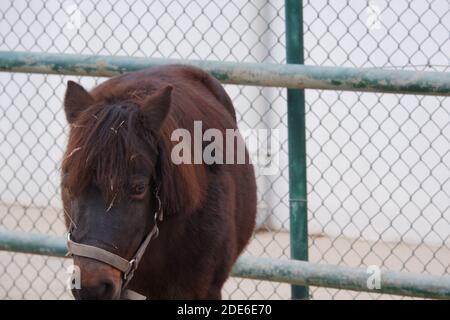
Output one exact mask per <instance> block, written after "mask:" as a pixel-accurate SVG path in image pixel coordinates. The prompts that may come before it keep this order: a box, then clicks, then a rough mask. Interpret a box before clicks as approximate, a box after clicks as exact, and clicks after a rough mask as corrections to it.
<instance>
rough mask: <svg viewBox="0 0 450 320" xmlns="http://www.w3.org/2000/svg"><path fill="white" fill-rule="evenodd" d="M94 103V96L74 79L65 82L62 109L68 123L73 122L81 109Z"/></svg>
mask: <svg viewBox="0 0 450 320" xmlns="http://www.w3.org/2000/svg"><path fill="white" fill-rule="evenodd" d="M93 103H94V98H92V96H91V95H90V94H89V92H87V91H86V90H85V89H84V88H83V87H82V86H80V85H79V84H78V83H76V82H74V81H70V80H69V81H68V82H67V89H66V94H65V96H64V111H65V112H66V118H67V121H68V122H69V123H73V122H74V121H75V119H76V117H77V116H78V115H79V114H80V112H81V111H83V110H84V109H86V108H87V107H89V106H90V105H91V104H93Z"/></svg>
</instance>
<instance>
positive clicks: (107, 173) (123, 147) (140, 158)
mask: <svg viewBox="0 0 450 320" xmlns="http://www.w3.org/2000/svg"><path fill="white" fill-rule="evenodd" d="M153 152H156V146H155V145H154V144H153V143H152V137H151V135H150V134H147V133H146V132H145V130H143V128H142V126H141V124H140V119H139V107H138V106H137V105H136V104H133V103H130V102H124V103H115V104H112V105H106V106H95V105H94V106H91V107H90V108H88V109H87V110H86V111H85V112H83V113H82V114H81V115H80V116H79V118H78V119H77V121H76V122H75V123H74V124H73V125H72V128H71V130H70V134H69V141H68V146H67V150H66V153H65V156H64V159H63V163H62V171H63V174H67V177H66V178H65V187H66V188H68V189H69V192H70V194H73V195H77V194H80V193H81V192H82V191H83V190H85V189H86V188H87V187H88V186H90V185H92V184H94V185H95V186H97V187H98V188H99V189H100V190H101V191H102V195H103V197H104V200H105V201H106V202H107V203H111V202H113V201H119V200H120V199H121V198H122V196H123V195H124V192H125V190H126V188H127V185H128V183H129V178H130V175H131V174H132V172H133V169H134V168H135V166H136V164H137V163H138V162H140V163H144V164H145V165H146V166H148V168H149V170H150V169H151V168H152V167H154V163H152V161H154V160H152V157H151V154H152V153H153Z"/></svg>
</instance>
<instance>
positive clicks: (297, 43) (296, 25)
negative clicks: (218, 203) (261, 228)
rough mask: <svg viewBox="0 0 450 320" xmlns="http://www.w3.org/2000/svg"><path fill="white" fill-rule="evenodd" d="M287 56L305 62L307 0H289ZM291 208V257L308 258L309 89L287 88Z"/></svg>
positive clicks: (295, 292)
mask: <svg viewBox="0 0 450 320" xmlns="http://www.w3.org/2000/svg"><path fill="white" fill-rule="evenodd" d="M285 10H286V11H285V12H286V60H287V63H294V64H303V63H304V57H303V1H302V0H286V1H285ZM287 104H288V148H289V210H290V211H289V212H290V218H289V219H290V246H291V258H292V259H296V260H304V261H307V260H308V217H307V201H306V200H307V188H306V130H305V91H304V90H295V89H288V90H287ZM308 298H309V290H308V287H304V286H296V285H293V286H292V299H308Z"/></svg>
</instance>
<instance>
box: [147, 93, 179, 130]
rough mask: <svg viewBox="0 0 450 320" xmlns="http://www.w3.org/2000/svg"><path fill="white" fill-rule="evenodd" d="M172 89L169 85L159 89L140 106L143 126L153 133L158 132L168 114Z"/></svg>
mask: <svg viewBox="0 0 450 320" xmlns="http://www.w3.org/2000/svg"><path fill="white" fill-rule="evenodd" d="M172 89H173V87H172V86H171V85H167V86H164V87H161V88H159V89H158V90H156V91H155V92H154V93H153V94H152V95H150V96H149V97H147V98H146V99H145V100H144V102H143V103H142V105H141V114H142V115H143V118H144V121H145V124H146V125H147V126H148V128H149V129H151V130H152V131H153V132H155V133H157V132H159V129H160V128H161V126H162V124H163V122H164V119H165V118H166V116H167V114H168V113H169V110H170V101H171V96H172Z"/></svg>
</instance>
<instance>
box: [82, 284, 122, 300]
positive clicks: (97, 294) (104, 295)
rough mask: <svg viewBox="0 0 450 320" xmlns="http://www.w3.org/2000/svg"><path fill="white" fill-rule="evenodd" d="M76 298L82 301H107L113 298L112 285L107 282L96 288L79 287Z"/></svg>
mask: <svg viewBox="0 0 450 320" xmlns="http://www.w3.org/2000/svg"><path fill="white" fill-rule="evenodd" d="M77 296H78V297H79V298H80V299H82V300H108V299H112V298H113V297H114V285H113V284H112V283H111V282H109V281H103V282H100V283H99V284H98V285H96V286H91V287H83V286H82V287H81V289H80V290H78V294H77Z"/></svg>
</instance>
